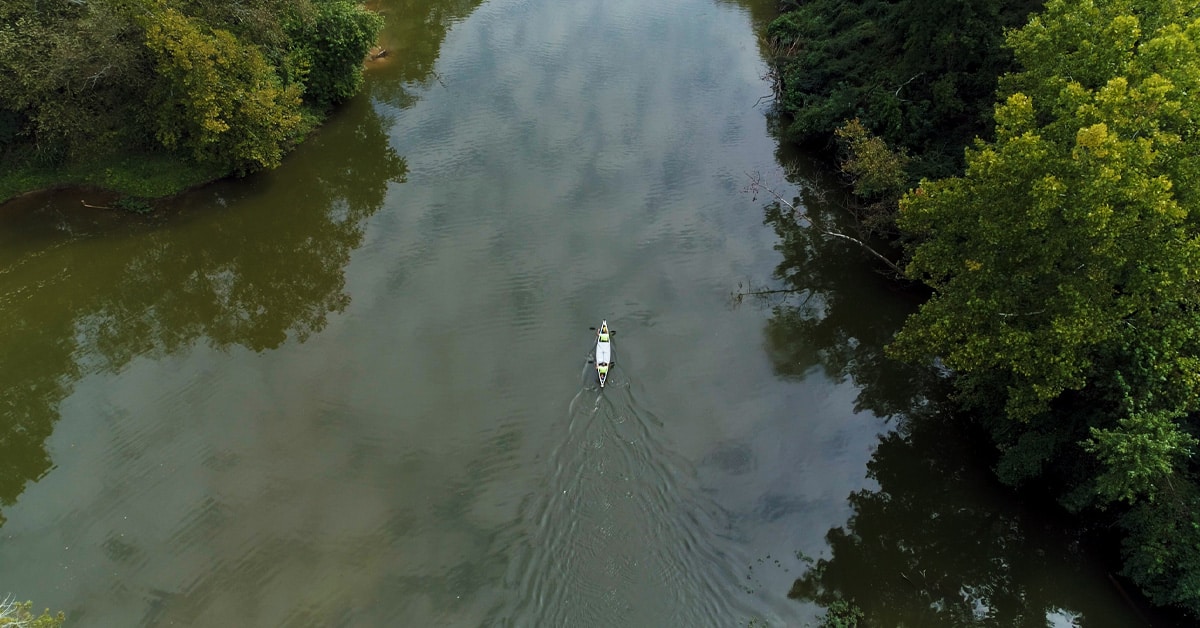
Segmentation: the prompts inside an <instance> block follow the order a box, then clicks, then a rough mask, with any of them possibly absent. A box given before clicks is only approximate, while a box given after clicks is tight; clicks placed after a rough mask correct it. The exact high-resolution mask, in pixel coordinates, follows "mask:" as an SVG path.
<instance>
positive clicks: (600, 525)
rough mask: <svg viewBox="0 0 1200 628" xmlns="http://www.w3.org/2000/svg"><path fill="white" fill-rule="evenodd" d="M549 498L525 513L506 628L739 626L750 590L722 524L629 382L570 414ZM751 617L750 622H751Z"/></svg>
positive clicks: (577, 404) (591, 396)
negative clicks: (739, 601)
mask: <svg viewBox="0 0 1200 628" xmlns="http://www.w3.org/2000/svg"><path fill="white" fill-rule="evenodd" d="M566 430H567V433H566V435H565V438H563V439H562V441H561V444H560V445H559V446H558V448H557V449H556V450H555V451H554V452H552V454H551V456H550V458H549V464H550V467H551V468H550V470H549V476H548V478H547V483H546V486H545V488H544V490H543V491H541V492H540V494H538V495H536V496H535V497H533V498H531V499H530V501H529V503H527V504H526V508H525V509H524V512H525V518H526V520H527V521H526V523H525V525H524V526H522V527H523V528H524V530H523V536H524V537H525V538H524V539H522V541H523V542H521V543H519V544H518V545H520V546H523V551H521V552H519V553H520V554H521V556H520V557H519V558H518V559H517V560H515V561H513V563H512V564H511V565H512V568H511V569H510V571H509V573H508V575H507V578H508V582H507V583H506V584H507V585H508V588H510V590H512V589H516V590H517V591H518V592H519V596H518V601H517V604H516V607H515V608H513V609H511V612H504V613H503V614H504V615H506V617H503V618H498V619H497V623H498V624H500V625H514V626H517V625H520V626H525V625H530V626H634V625H642V626H705V625H722V626H724V625H730V619H731V618H732V617H735V616H736V615H735V609H734V608H733V607H732V605H731V604H730V603H729V602H727V600H729V599H731V598H732V597H733V595H734V593H735V592H737V591H740V589H739V587H738V584H737V582H736V576H734V575H733V571H732V569H731V567H730V566H731V565H732V561H731V559H730V557H728V556H724V555H722V553H721V551H720V550H719V549H718V547H719V540H720V539H719V538H718V535H717V532H718V531H722V530H726V529H727V528H728V523H727V522H725V519H726V517H725V515H724V513H723V512H722V511H721V510H720V509H719V508H718V507H717V506H716V505H715V504H714V503H713V502H712V501H711V500H710V499H708V498H707V496H706V495H704V494H703V493H702V492H701V491H700V490H699V488H698V486H697V484H696V481H695V476H694V473H693V472H692V468H691V466H690V464H689V463H688V462H687V461H686V460H683V459H682V458H680V457H679V456H677V455H675V454H674V453H673V452H672V451H670V450H669V449H668V448H666V447H664V445H663V443H662V440H661V437H662V423H661V421H659V420H658V418H657V417H655V416H654V415H653V414H652V413H651V412H649V411H648V410H647V409H645V408H642V407H639V406H638V404H637V403H636V402H635V399H634V397H633V395H632V392H631V387H630V386H629V385H628V382H627V381H620V380H615V381H610V383H609V385H608V386H607V387H605V389H604V391H603V392H601V391H599V390H598V388H596V387H595V382H594V381H593V382H592V386H591V387H587V388H584V389H583V390H581V391H580V392H579V393H578V394H577V395H576V396H575V398H574V399H573V400H572V401H571V404H570V406H569V421H568V423H567V426H566ZM741 616H742V617H745V616H746V615H741Z"/></svg>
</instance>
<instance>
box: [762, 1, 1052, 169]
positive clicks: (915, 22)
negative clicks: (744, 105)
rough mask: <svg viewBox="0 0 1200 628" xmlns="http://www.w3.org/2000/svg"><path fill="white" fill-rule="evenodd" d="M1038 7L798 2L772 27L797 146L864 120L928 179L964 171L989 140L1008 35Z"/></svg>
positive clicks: (782, 94) (781, 95)
mask: <svg viewBox="0 0 1200 628" xmlns="http://www.w3.org/2000/svg"><path fill="white" fill-rule="evenodd" d="M1040 5H1041V2H1040V1H1039V0H1022V1H1019V2H1004V1H1001V0H957V1H955V2H927V1H924V0H894V1H886V0H854V1H852V2H846V1H844V0H810V1H806V2H798V1H795V0H793V1H790V2H786V3H785V6H787V7H788V8H789V10H788V11H786V12H785V13H784V14H782V15H781V16H780V17H779V18H777V19H776V20H775V21H774V22H773V23H772V24H771V25H770V27H769V29H768V35H769V37H770V38H771V40H772V41H773V44H774V45H773V48H774V50H775V51H776V57H775V59H774V60H773V62H772V67H773V74H774V76H775V77H776V79H777V104H778V106H779V108H780V109H781V110H782V111H783V112H784V113H786V114H787V115H788V116H789V117H790V122H789V124H788V125H787V127H786V133H787V135H788V137H789V138H790V139H792V140H794V141H800V142H811V141H817V142H821V141H824V140H825V139H827V138H828V137H830V135H831V134H832V133H833V131H834V129H836V128H838V127H839V126H841V125H842V124H843V123H844V122H845V121H846V120H849V119H853V118H858V119H860V120H861V121H862V124H863V125H864V126H865V127H866V129H868V130H869V131H871V132H872V133H875V134H877V135H879V136H881V137H882V139H883V140H884V141H885V142H887V143H888V144H890V145H892V146H895V147H898V148H902V149H903V148H907V149H911V150H912V151H913V152H914V153H916V152H919V153H921V155H922V159H921V160H919V161H918V162H915V163H914V164H913V167H914V172H915V173H916V174H917V175H918V176H920V175H925V176H943V175H946V174H950V173H952V172H954V171H956V170H957V169H958V167H959V162H960V159H961V157H960V155H961V151H962V147H963V146H965V145H966V144H967V143H969V142H970V140H971V138H972V137H974V136H975V135H979V134H982V133H984V132H985V131H986V127H987V122H988V119H989V116H990V113H991V104H992V102H993V98H994V93H995V89H996V78H997V77H998V76H999V75H1000V74H1001V73H1003V72H1005V71H1007V70H1009V69H1010V68H1011V67H1012V66H1011V63H1012V59H1011V54H1010V53H1009V52H1008V51H1006V50H1005V49H1004V48H1003V47H1002V43H1003V32H1004V29H1006V28H1012V27H1016V26H1019V25H1021V24H1023V23H1024V22H1025V20H1026V19H1027V17H1028V15H1029V14H1030V12H1032V11H1034V10H1036V9H1037V8H1038V7H1039V6H1040Z"/></svg>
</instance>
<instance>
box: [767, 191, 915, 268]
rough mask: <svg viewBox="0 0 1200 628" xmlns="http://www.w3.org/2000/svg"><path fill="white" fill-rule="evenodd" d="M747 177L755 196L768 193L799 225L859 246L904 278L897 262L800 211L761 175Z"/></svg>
mask: <svg viewBox="0 0 1200 628" xmlns="http://www.w3.org/2000/svg"><path fill="white" fill-rule="evenodd" d="M746 176H747V177H749V178H750V188H749V189H750V191H751V192H752V193H753V194H754V195H756V196H757V195H758V192H759V191H760V190H761V191H763V192H766V193H767V194H770V195H771V196H772V197H773V198H774V199H775V201H776V202H778V203H779V204H780V205H781V206H783V207H786V208H788V210H789V211H790V212H791V214H792V219H793V220H795V221H796V223H797V224H800V225H801V226H803V223H804V222H808V226H809V227H810V228H811V229H813V230H815V231H816V232H817V233H819V234H821V235H824V236H829V237H831V238H841V239H843V240H847V241H849V242H853V243H854V244H857V245H858V246H859V247H860V248H861V249H862V250H864V251H866V252H868V253H870V254H871V255H874V256H875V257H876V258H877V259H879V261H881V262H883V263H884V264H886V265H887V267H888V268H890V269H892V271H893V272H895V273H896V274H897V275H899V276H901V277H903V276H904V269H903V268H900V266H899V265H898V264H896V262H893V261H892V260H890V259H888V258H887V257H886V256H885V255H884V254H883V253H880V252H879V251H876V250H875V249H874V248H873V247H872V246H871V245H870V244H867V243H866V242H863V241H862V240H860V239H858V238H855V237H853V236H849V235H846V234H844V233H842V232H841V231H837V230H835V229H832V228H830V227H828V226H826V225H824V224H822V223H821V221H819V220H816V219H814V218H813V217H812V216H811V215H809V214H808V213H807V212H805V211H804V210H802V209H800V208H799V207H796V205H794V204H793V203H791V202H789V201H788V200H787V199H785V198H783V197H782V196H780V194H779V193H778V192H776V191H775V190H773V189H771V188H770V187H767V185H765V184H764V183H763V181H762V177H761V176H760V175H752V174H750V173H749V172H747V173H746Z"/></svg>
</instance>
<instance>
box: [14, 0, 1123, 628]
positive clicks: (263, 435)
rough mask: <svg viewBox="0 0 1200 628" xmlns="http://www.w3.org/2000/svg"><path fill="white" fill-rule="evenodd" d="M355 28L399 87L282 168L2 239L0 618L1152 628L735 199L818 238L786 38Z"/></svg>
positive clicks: (747, 20) (745, 24) (739, 26)
mask: <svg viewBox="0 0 1200 628" xmlns="http://www.w3.org/2000/svg"><path fill="white" fill-rule="evenodd" d="M377 6H378V8H379V9H380V10H381V11H383V12H384V13H385V14H386V17H387V27H386V31H385V33H384V37H383V43H384V45H385V46H386V47H387V48H388V49H389V54H388V56H386V57H384V58H383V59H382V60H380V61H378V62H375V63H374V64H372V66H371V67H370V69H369V72H368V76H367V85H366V87H365V89H364V91H363V93H362V94H361V95H360V97H358V98H356V99H354V100H353V101H351V102H350V103H348V104H347V105H346V106H345V107H343V108H342V109H340V110H339V111H338V112H337V113H336V115H335V116H334V117H333V119H332V120H331V121H330V122H329V123H328V124H327V125H325V126H324V127H322V128H321V129H320V130H319V132H317V133H316V134H315V135H314V137H312V138H311V139H310V140H309V141H307V142H306V143H305V144H304V145H302V146H301V147H300V148H299V150H297V151H296V153H294V154H293V155H291V156H290V157H289V158H288V159H287V160H286V162H285V163H284V165H283V166H282V167H280V168H279V169H277V170H275V171H272V172H270V173H265V174H261V175H257V176H253V177H250V178H247V179H243V180H236V181H227V182H221V183H217V184H214V185H211V186H207V187H205V188H203V189H201V190H197V191H195V192H192V193H188V194H186V195H183V196H182V197H180V198H178V199H175V200H173V201H172V202H171V203H169V205H168V206H165V207H162V208H160V209H159V211H157V212H155V213H153V214H150V215H148V216H136V215H132V214H125V213H119V212H115V211H106V210H97V209H88V208H84V207H81V205H80V200H81V199H82V200H85V201H87V203H88V204H89V205H100V206H103V205H104V204H105V203H106V202H108V199H106V197H104V195H102V194H97V193H91V192H79V191H63V192H54V193H46V194H39V195H31V196H28V197H25V198H22V199H19V200H18V201H16V202H13V203H10V204H8V205H6V206H5V207H4V208H3V209H0V268H2V269H3V272H0V299H2V300H0V303H2V304H3V305H2V307H3V317H2V320H0V353H2V355H0V389H2V390H3V393H0V394H2V397H0V412H3V413H4V416H3V418H2V419H0V525H2V527H0V594H2V593H3V592H9V593H11V594H13V595H15V596H16V597H18V598H20V599H32V600H34V602H35V606H37V607H39V608H40V607H45V606H48V607H51V608H54V609H62V610H64V611H66V612H67V613H68V616H69V618H70V621H69V623H68V625H78V626H114V627H123V626H167V625H186V626H229V625H238V626H396V625H411V626H572V627H577V626H687V627H696V626H747V627H748V626H796V625H804V624H806V623H808V624H811V623H812V622H815V621H816V620H817V618H818V617H819V616H820V614H821V613H822V612H823V608H824V607H826V606H828V605H830V604H831V603H833V602H834V601H835V600H836V599H839V598H842V597H845V598H850V599H854V600H855V601H856V603H857V604H858V605H859V606H861V607H862V608H863V609H864V610H865V611H867V612H869V613H870V616H871V617H872V618H873V619H874V620H875V621H878V622H879V625H898V624H900V623H904V625H913V626H915V625H921V626H938V625H945V626H954V625H968V624H980V625H996V626H1015V625H1028V626H1045V625H1053V626H1072V625H1087V626H1130V625H1137V623H1138V622H1139V621H1140V620H1139V618H1138V616H1137V614H1136V611H1134V610H1132V609H1131V608H1130V607H1129V606H1128V605H1126V604H1125V603H1124V602H1123V601H1122V599H1121V597H1120V595H1119V591H1118V590H1117V589H1116V588H1115V587H1114V585H1113V584H1112V582H1111V581H1110V580H1109V579H1108V578H1107V577H1106V575H1105V573H1104V571H1103V570H1102V569H1101V568H1100V567H1098V566H1097V565H1095V564H1094V562H1093V561H1092V560H1090V559H1088V558H1087V553H1086V552H1083V551H1081V550H1080V549H1079V548H1078V547H1076V545H1075V544H1074V542H1073V541H1072V540H1071V538H1070V537H1069V536H1068V535H1067V534H1066V533H1065V532H1064V531H1063V530H1062V529H1059V528H1058V527H1056V525H1057V524H1055V523H1054V522H1053V521H1051V520H1049V519H1047V518H1045V517H1042V516H1039V515H1037V514H1036V513H1030V512H1027V511H1026V510H1025V509H1024V508H1023V507H1022V505H1021V504H1020V503H1017V502H1014V501H1012V499H1011V498H1009V497H1007V496H1006V494H1005V493H1004V492H1003V491H1002V490H1000V489H998V488H997V487H995V486H994V485H993V484H992V483H991V481H990V479H989V477H988V475H987V473H986V468H980V467H981V465H979V464H978V461H977V460H973V459H972V456H971V455H970V453H969V452H970V448H969V442H968V441H969V436H967V435H962V434H959V432H958V430H956V429H955V428H954V427H953V425H954V424H953V423H952V422H946V421H942V422H941V423H939V422H938V420H937V419H936V418H932V419H928V420H925V421H922V422H917V421H915V420H911V421H910V420H909V419H910V417H909V415H910V414H914V413H916V412H915V411H914V410H913V408H914V407H916V406H917V405H919V403H920V401H919V399H917V398H916V397H915V395H916V391H917V390H918V386H917V383H915V381H914V380H913V376H911V374H909V373H908V372H907V371H905V369H904V368H903V367H901V366H899V365H895V364H891V363H888V362H887V361H886V359H884V358H883V357H881V354H880V347H881V346H882V345H883V344H884V343H885V342H886V341H887V339H888V337H890V335H891V334H892V333H893V332H894V330H895V329H896V326H897V325H899V323H900V321H901V320H903V316H904V315H905V314H906V313H907V312H909V311H911V308H912V307H913V303H912V302H911V300H909V299H907V298H904V297H902V296H901V295H898V294H896V293H894V292H892V291H890V290H889V288H888V284H887V281H886V280H884V279H883V278H881V277H880V276H879V275H878V274H877V273H875V272H874V269H873V267H872V265H871V263H870V261H869V260H868V259H867V258H865V257H864V256H862V255H860V254H858V253H857V252H855V251H853V250H852V249H846V248H844V247H842V246H841V245H839V244H836V243H830V242H826V241H822V240H819V239H812V237H811V234H807V233H805V232H803V231H801V230H798V229H796V228H795V226H794V224H792V223H791V222H790V221H788V220H787V219H786V217H784V216H778V215H776V216H772V215H771V214H770V213H769V212H767V213H764V205H765V204H766V202H767V201H769V200H770V199H769V198H767V197H764V195H763V194H762V193H759V194H755V193H754V191H753V190H750V189H749V188H750V180H751V176H754V177H760V178H761V180H762V181H763V182H764V183H765V184H767V185H769V186H771V187H772V189H775V190H777V191H780V192H781V193H784V194H787V195H792V194H799V195H801V196H802V197H803V198H804V199H806V202H807V203H808V204H809V205H810V206H811V210H812V211H832V209H831V207H833V206H834V205H835V203H834V202H832V201H827V202H825V204H826V205H828V206H821V203H822V201H821V200H820V198H821V197H822V196H823V194H822V193H821V191H822V190H828V189H832V188H833V187H835V183H834V182H830V181H828V180H826V179H825V178H823V177H822V176H821V175H820V174H819V173H818V172H816V171H812V170H810V169H806V168H805V167H804V162H803V160H802V159H801V160H800V162H799V163H800V166H799V169H798V170H796V171H795V172H793V173H792V174H788V173H787V168H785V166H792V165H794V163H793V162H794V161H795V158H794V157H791V156H788V155H786V154H785V153H784V152H780V151H779V150H778V148H777V143H776V140H775V139H774V138H773V136H772V134H771V132H770V128H769V124H768V118H767V113H768V109H767V107H768V104H767V103H766V102H765V101H764V100H763V97H766V96H769V94H770V86H769V84H768V83H767V82H765V80H764V79H763V75H764V74H765V73H766V67H765V65H764V62H763V60H762V58H761V53H760V43H759V41H758V39H757V38H756V35H755V33H756V28H760V27H761V24H762V21H763V20H764V19H767V18H768V17H769V16H770V15H771V11H772V6H773V5H772V3H771V2H769V1H768V2H763V1H762V0H740V1H738V2H730V1H717V0H660V1H657V2H645V1H641V0H639V1H631V0H609V1H606V2H603V3H579V2H552V1H550V0H491V1H490V2H486V3H483V4H479V3H478V2H464V1H459V2H445V1H437V0H406V1H401V0H381V1H380V2H378V3H377ZM834 192H836V190H834ZM764 218H765V219H766V220H764ZM751 287H754V288H757V287H767V288H776V287H791V288H797V289H800V290H802V292H801V293H799V294H797V295H793V296H790V297H786V296H780V297H778V298H776V299H773V300H767V301H760V300H757V299H746V300H742V301H741V302H740V303H739V302H738V300H737V299H735V298H733V297H734V294H735V293H737V292H739V291H742V290H747V289H750V288H751ZM602 319H606V320H607V321H608V322H609V324H610V325H611V326H612V327H613V328H614V329H615V330H616V335H615V337H614V347H615V357H616V366H615V370H614V373H613V375H612V377H611V379H610V384H609V385H608V386H607V387H606V388H605V389H603V390H600V389H598V387H597V386H596V383H595V381H594V373H593V372H592V371H591V369H590V367H589V365H588V364H587V359H588V355H589V352H590V351H591V344H592V334H593V332H591V331H589V327H594V326H596V325H597V324H598V323H599V322H600V321H601V320H602ZM939 426H940V427H939ZM801 576H803V580H802V581H801V582H800V583H796V585H795V588H794V589H793V584H794V583H795V581H796V580H797V578H800V577H801ZM789 591H792V592H793V597H792V598H789V597H788V593H789Z"/></svg>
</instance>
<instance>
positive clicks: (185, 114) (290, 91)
mask: <svg viewBox="0 0 1200 628" xmlns="http://www.w3.org/2000/svg"><path fill="white" fill-rule="evenodd" d="M382 24H383V22H382V19H381V18H380V17H379V16H378V15H377V14H375V13H373V12H371V11H369V10H367V9H366V8H364V7H363V6H361V5H360V4H359V3H357V2H355V1H354V0H240V1H239V2H218V1H215V0H104V1H97V2H75V1H71V0H9V1H7V2H4V3H2V4H0V166H3V172H4V175H3V176H2V177H0V200H2V199H4V198H8V197H11V196H12V195H14V194H18V193H21V192H24V191H28V190H30V189H34V188H38V187H43V186H46V185H57V184H65V183H90V184H96V185H100V186H102V187H106V188H109V189H115V190H118V191H131V192H133V193H136V194H141V195H144V196H157V195H162V194H164V193H169V192H173V191H177V190H178V189H179V188H182V187H187V186H189V185H194V184H196V183H200V182H203V181H207V180H211V179H214V178H219V177H222V176H226V175H231V174H232V175H244V174H248V173H251V172H255V171H258V170H263V169H270V168H273V167H275V166H277V165H278V164H279V163H280V160H281V159H282V157H283V155H284V154H285V153H286V152H287V151H288V150H289V149H290V148H291V147H293V146H295V145H296V144H297V143H298V142H299V141H300V140H301V139H302V138H303V137H304V136H305V134H306V133H308V132H309V131H310V130H311V129H312V128H313V127H314V126H315V125H316V124H317V123H319V122H320V120H321V119H322V117H323V116H324V115H325V114H326V113H327V112H328V111H329V109H330V107H332V106H334V105H336V104H337V103H339V102H341V101H344V100H345V99H347V98H349V97H350V96H352V95H353V94H354V93H356V92H357V91H358V89H359V87H360V86H361V84H362V65H363V60H364V58H365V56H366V54H367V52H368V50H369V49H370V47H371V46H372V45H373V44H374V43H375V38H376V35H377V33H378V31H379V29H380V28H381V27H382Z"/></svg>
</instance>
